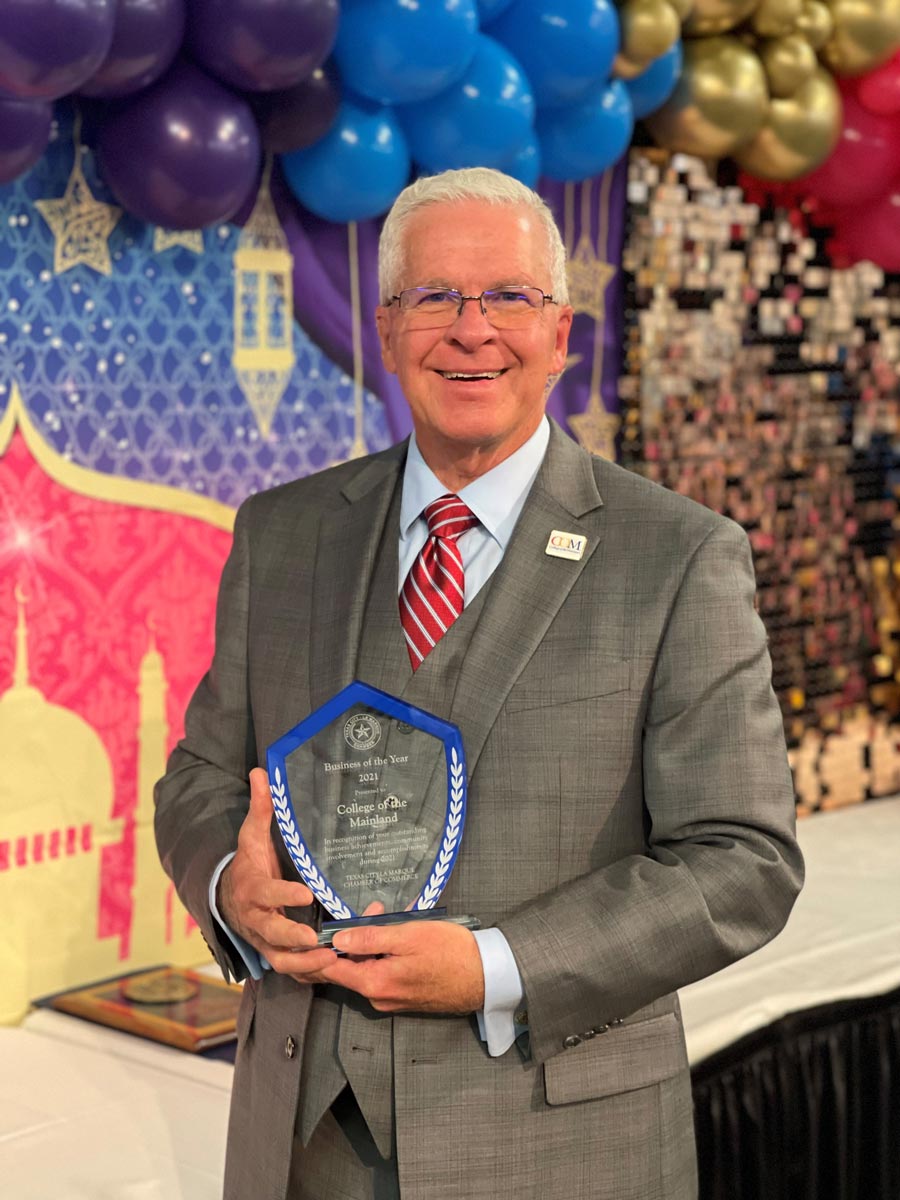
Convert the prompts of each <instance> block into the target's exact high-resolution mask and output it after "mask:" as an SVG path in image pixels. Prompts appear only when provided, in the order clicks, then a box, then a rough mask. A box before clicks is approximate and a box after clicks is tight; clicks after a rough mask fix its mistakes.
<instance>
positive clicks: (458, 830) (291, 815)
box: [266, 679, 467, 920]
mask: <svg viewBox="0 0 900 1200" xmlns="http://www.w3.org/2000/svg"><path fill="white" fill-rule="evenodd" d="M354 704H368V705H371V706H372V707H373V708H377V709H378V710H379V711H380V712H383V713H386V714H387V715H388V716H389V717H393V718H395V719H396V720H398V721H403V722H405V723H406V724H407V725H412V726H413V728H415V729H420V730H422V732H424V733H429V734H431V735H432V736H433V737H436V738H438V739H440V741H441V742H442V743H443V745H444V757H445V760H446V764H447V807H446V810H445V811H446V814H447V819H446V821H445V824H444V832H443V835H442V837H441V847H440V850H439V851H438V854H437V857H436V858H435V860H434V864H433V866H432V870H431V873H430V874H429V877H428V882H427V883H426V884H425V886H424V887H423V888H422V890H421V892H420V893H419V895H418V897H417V898H416V900H415V902H414V903H413V905H412V908H413V910H414V911H423V910H425V909H429V908H433V907H434V906H435V904H436V903H437V901H438V899H439V897H440V895H441V892H442V891H443V890H444V887H446V884H447V880H448V879H449V877H450V874H451V872H452V871H453V867H454V865H455V863H456V857H457V855H458V853H459V848H460V844H461V842H462V831H463V827H464V825H465V818H466V798H467V795H466V793H467V788H466V757H465V751H464V750H463V742H462V734H461V733H460V731H459V729H458V728H457V726H456V725H454V724H452V722H450V721H445V720H443V719H442V718H441V717H436V716H434V714H433V713H429V712H425V710H424V709H421V708H417V707H416V706H415V705H413V704H408V703H407V702H406V701H405V700H400V699H398V698H397V697H396V696H392V695H390V693H389V692H383V691H382V690H381V689H380V688H376V687H373V686H372V685H371V684H369V683H363V682H362V681H361V680H359V679H355V680H354V681H353V682H352V683H349V684H347V686H346V687H345V688H342V689H341V691H339V692H337V693H336V694H335V695H334V696H332V697H331V699H330V700H327V701H326V702H325V703H324V704H322V705H321V706H320V707H319V708H317V709H315V711H313V712H311V713H310V714H309V716H308V717H305V718H304V719H303V720H302V721H300V723H299V724H297V725H295V726H294V727H293V728H292V729H289V730H288V731H287V733H284V734H282V736H281V737H279V738H277V739H276V740H275V741H274V742H273V743H272V745H271V746H269V748H268V750H267V751H266V768H267V770H268V774H269V790H270V792H271V795H272V805H273V808H274V810H275V820H276V822H277V824H278V828H279V831H280V833H281V836H282V840H283V841H284V844H285V848H286V849H287V852H288V854H289V855H290V857H291V861H292V862H293V864H294V866H295V867H296V868H297V871H298V872H299V874H300V875H301V877H302V878H303V880H304V882H305V883H306V884H307V886H308V887H309V888H310V890H311V891H312V893H313V895H314V896H315V897H316V899H317V900H318V901H319V903H320V904H321V905H322V907H323V908H324V909H325V910H326V911H327V912H329V913H330V914H331V916H332V917H334V918H335V919H337V920H349V919H352V918H354V917H357V916H359V914H358V913H357V912H355V911H354V910H353V909H352V908H351V907H350V906H349V905H348V904H347V903H346V902H345V901H344V900H343V899H342V897H341V896H339V895H338V894H337V893H336V892H335V891H334V890H333V889H332V888H331V887H330V886H329V884H328V881H327V879H326V878H325V876H324V875H323V873H322V871H321V870H320V869H319V865H318V863H317V862H316V860H315V858H314V857H313V855H312V853H311V851H310V849H309V846H308V845H307V844H306V841H305V839H304V837H303V834H302V832H301V829H300V826H299V825H298V823H297V816H296V813H295V812H294V805H293V801H292V800H291V796H290V792H289V790H288V786H287V767H286V762H285V760H286V758H287V756H288V755H289V754H292V753H293V751H295V750H297V749H299V747H300V746H302V745H303V744H304V743H306V742H308V741H309V740H310V738H313V737H315V735H316V734H317V733H319V732H321V730H323V729H324V728H325V727H326V725H330V724H331V722H332V721H334V720H335V719H336V718H337V717H339V716H340V715H341V714H342V713H344V712H346V711H347V709H348V708H350V707H352V706H353V705H354Z"/></svg>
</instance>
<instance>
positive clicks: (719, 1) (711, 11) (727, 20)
mask: <svg viewBox="0 0 900 1200" xmlns="http://www.w3.org/2000/svg"><path fill="white" fill-rule="evenodd" d="M756 3H757V0H694V7H693V9H692V10H691V15H690V16H689V17H688V19H687V20H686V21H685V23H684V32H685V33H686V34H687V36H688V37H706V36H707V35H709V34H716V33H726V32H727V31H728V30H729V29H734V27H735V25H740V23H741V21H743V20H744V18H745V17H749V16H750V14H751V13H752V12H753V10H754V8H756Z"/></svg>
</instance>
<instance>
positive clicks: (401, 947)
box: [333, 922, 412, 956]
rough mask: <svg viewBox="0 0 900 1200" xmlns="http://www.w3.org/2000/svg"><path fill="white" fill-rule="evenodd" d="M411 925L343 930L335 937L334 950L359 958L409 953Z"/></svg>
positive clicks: (374, 926) (370, 926)
mask: <svg viewBox="0 0 900 1200" xmlns="http://www.w3.org/2000/svg"><path fill="white" fill-rule="evenodd" d="M411 924H412V922H409V923H406V922H404V923H403V924H402V925H358V926H357V927H356V928H355V929H341V930H340V931H339V932H338V933H336V934H335V935H334V938H333V943H334V948H335V950H340V951H342V952H343V953H344V954H353V955H358V956H369V955H374V954H403V953H408V952H409V949H410V933H411V930H410V925H411Z"/></svg>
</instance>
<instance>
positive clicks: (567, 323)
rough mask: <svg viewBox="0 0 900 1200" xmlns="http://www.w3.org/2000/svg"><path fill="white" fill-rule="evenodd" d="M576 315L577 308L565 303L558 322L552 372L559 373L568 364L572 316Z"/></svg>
mask: <svg viewBox="0 0 900 1200" xmlns="http://www.w3.org/2000/svg"><path fill="white" fill-rule="evenodd" d="M574 315H575V310H574V309H573V308H572V306H571V304H564V305H563V306H562V307H561V308H560V311H559V318H558V320H557V323H556V345H555V346H554V347H553V358H552V366H551V368H550V371H551V374H553V375H559V374H561V372H562V371H563V370H564V368H565V365H566V356H567V354H568V352H569V333H570V332H571V329H572V318H573V317H574Z"/></svg>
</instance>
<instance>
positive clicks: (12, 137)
mask: <svg viewBox="0 0 900 1200" xmlns="http://www.w3.org/2000/svg"><path fill="white" fill-rule="evenodd" d="M52 121H53V105H52V104H51V103H50V102H49V101H48V100H5V99H3V98H0V183H8V182H9V181H10V179H15V178H16V176H17V175H21V174H23V173H24V172H25V171H27V170H28V168H29V167H31V166H33V165H34V164H35V163H36V162H37V160H38V159H39V158H40V157H41V155H42V154H43V153H44V151H45V150H46V148H47V142H48V141H49V140H50V125H51V123H52Z"/></svg>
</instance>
